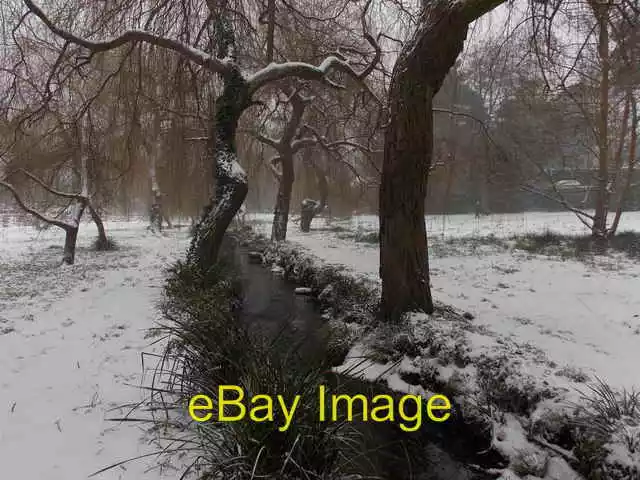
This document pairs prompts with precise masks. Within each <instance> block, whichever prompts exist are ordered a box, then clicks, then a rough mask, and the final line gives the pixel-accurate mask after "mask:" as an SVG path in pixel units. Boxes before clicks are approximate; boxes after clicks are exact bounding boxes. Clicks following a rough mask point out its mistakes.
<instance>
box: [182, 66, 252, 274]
mask: <svg viewBox="0 0 640 480" xmlns="http://www.w3.org/2000/svg"><path fill="white" fill-rule="evenodd" d="M224 80H225V82H224V89H223V91H222V94H221V95H220V96H219V97H218V98H217V100H216V105H215V127H214V131H213V132H212V135H211V137H213V139H210V140H209V141H208V145H207V150H208V156H209V157H210V158H211V159H212V160H213V161H214V163H215V176H216V178H215V180H216V191H215V197H214V198H213V199H212V200H211V202H210V203H209V204H208V205H207V206H206V207H205V210H204V213H203V215H202V217H201V219H200V221H199V222H198V224H197V225H196V228H195V231H194V235H193V238H192V240H191V245H190V247H189V251H188V252H187V261H188V262H190V263H193V264H195V265H197V266H199V267H200V268H201V269H202V270H203V271H207V270H209V269H210V268H211V267H212V266H213V265H214V264H215V262H216V261H217V259H218V252H219V251H220V246H221V245H222V239H223V238H224V234H225V232H226V231H227V228H228V227H229V225H230V224H231V222H232V220H233V217H234V216H235V215H236V213H237V212H238V210H239V209H240V206H241V205H242V204H243V203H244V200H245V198H246V196H247V192H248V190H249V187H248V182H247V175H246V173H245V172H244V170H243V169H242V167H241V166H240V164H239V163H238V156H237V152H236V143H235V136H236V130H237V128H238V121H239V119H240V116H241V115H242V112H243V111H244V110H245V109H246V108H247V107H248V106H249V92H248V88H247V83H246V81H245V80H244V78H243V77H242V75H241V74H240V72H239V71H233V72H232V73H230V74H229V75H228V76H227V77H226V78H225V79H224Z"/></svg>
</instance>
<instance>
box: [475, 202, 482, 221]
mask: <svg viewBox="0 0 640 480" xmlns="http://www.w3.org/2000/svg"><path fill="white" fill-rule="evenodd" d="M481 214H482V208H481V207H480V200H476V218H480V215H481Z"/></svg>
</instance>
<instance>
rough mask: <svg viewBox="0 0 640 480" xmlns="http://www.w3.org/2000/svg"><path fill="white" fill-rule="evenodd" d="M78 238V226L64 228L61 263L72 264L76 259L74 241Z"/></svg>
mask: <svg viewBox="0 0 640 480" xmlns="http://www.w3.org/2000/svg"><path fill="white" fill-rule="evenodd" d="M77 240H78V227H70V228H67V229H65V236H64V250H63V252H62V263H64V264H66V265H73V263H74V262H75V259H76V243H77Z"/></svg>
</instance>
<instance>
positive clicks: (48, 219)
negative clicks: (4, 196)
mask: <svg viewBox="0 0 640 480" xmlns="http://www.w3.org/2000/svg"><path fill="white" fill-rule="evenodd" d="M0 186H3V187H4V188H6V189H7V190H9V191H10V192H11V194H12V195H13V198H14V199H15V201H16V203H17V204H18V206H19V207H20V208H21V209H22V210H24V211H25V212H27V213H28V214H29V215H33V216H34V217H36V218H37V219H38V220H40V221H42V222H44V223H48V224H50V225H54V226H56V227H59V228H62V229H63V230H65V231H66V230H68V229H70V228H74V225H71V224H70V223H67V222H63V221H62V220H58V219H57V218H53V217H49V216H48V215H45V214H44V213H42V212H39V211H38V210H36V209H35V208H31V207H29V206H28V205H27V204H26V203H25V202H24V200H23V199H22V197H21V196H20V194H19V193H18V191H17V190H16V189H15V187H14V186H13V185H11V184H10V183H8V182H6V181H5V180H0Z"/></svg>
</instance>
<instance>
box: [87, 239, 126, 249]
mask: <svg viewBox="0 0 640 480" xmlns="http://www.w3.org/2000/svg"><path fill="white" fill-rule="evenodd" d="M119 247H120V246H119V245H118V242H116V241H115V240H114V239H113V238H112V237H106V238H101V237H97V238H96V239H95V240H94V241H93V244H92V249H93V250H95V251H97V252H110V251H113V250H118V248H119Z"/></svg>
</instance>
